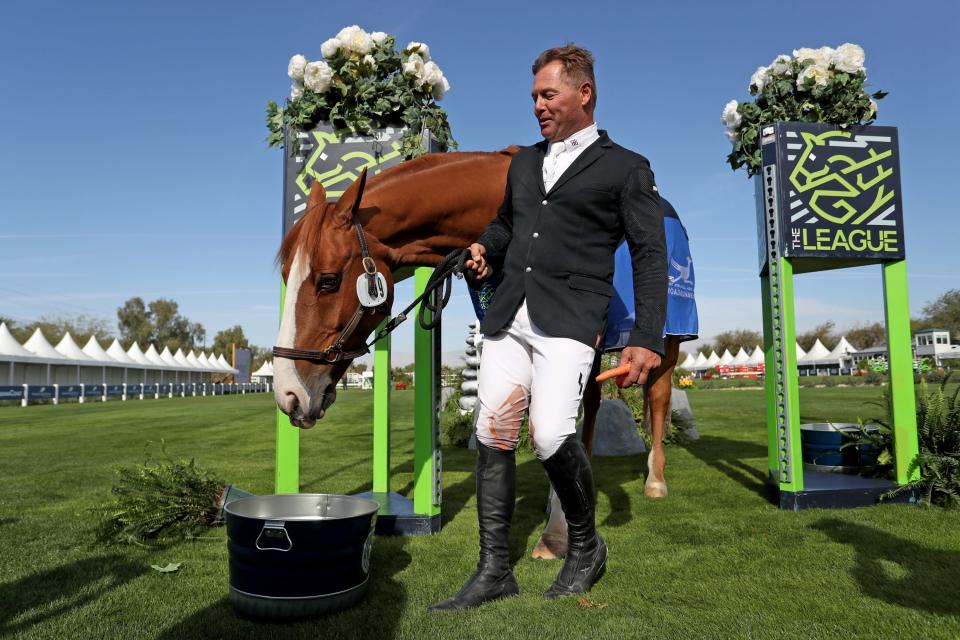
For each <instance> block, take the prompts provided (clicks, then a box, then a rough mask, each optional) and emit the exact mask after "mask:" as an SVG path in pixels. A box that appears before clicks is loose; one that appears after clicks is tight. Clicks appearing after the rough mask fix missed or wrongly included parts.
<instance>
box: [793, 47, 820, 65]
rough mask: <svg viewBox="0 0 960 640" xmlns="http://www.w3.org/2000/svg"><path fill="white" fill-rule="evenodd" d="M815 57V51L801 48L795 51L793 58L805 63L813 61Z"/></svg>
mask: <svg viewBox="0 0 960 640" xmlns="http://www.w3.org/2000/svg"><path fill="white" fill-rule="evenodd" d="M814 55H815V49H810V48H808V47H801V48H800V49H794V50H793V57H794V58H796V59H797V62H803V61H804V60H813V59H814Z"/></svg>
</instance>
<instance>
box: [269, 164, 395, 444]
mask: <svg viewBox="0 0 960 640" xmlns="http://www.w3.org/2000/svg"><path fill="white" fill-rule="evenodd" d="M365 182H366V171H364V172H363V174H362V175H361V176H360V178H359V179H358V180H357V181H356V182H355V183H354V184H353V185H352V186H351V187H350V188H349V189H348V190H347V191H346V192H345V193H344V194H343V196H342V197H341V198H340V200H339V201H338V202H336V203H335V204H330V203H327V201H326V193H325V192H324V190H323V186H321V184H320V182H319V181H316V182H314V183H313V187H312V188H311V189H310V198H309V201H308V204H307V213H306V215H304V216H303V218H301V219H300V220H299V221H298V222H297V223H296V224H295V225H294V226H293V228H292V229H291V230H290V232H289V233H288V234H287V237H286V238H284V240H283V244H282V246H281V248H280V254H279V260H280V262H281V264H282V265H283V270H282V273H283V280H284V282H285V283H286V298H285V300H284V304H283V320H282V321H281V323H280V335H279V336H278V338H277V347H278V348H279V349H278V350H277V353H276V354H275V355H276V357H275V358H274V371H275V373H274V395H275V397H276V401H277V405H278V406H279V407H280V409H281V410H282V411H283V412H284V413H286V414H287V415H288V416H290V422H291V423H292V424H294V425H296V426H298V427H302V428H310V427H312V426H313V425H314V424H316V421H317V420H318V419H320V418H322V417H323V415H324V412H325V411H326V410H327V408H329V407H330V405H331V404H333V402H334V400H335V399H336V385H337V382H338V381H339V380H340V378H341V377H342V376H343V374H344V373H345V372H346V370H347V368H348V367H349V366H350V363H351V361H352V360H353V357H354V356H355V355H356V353H355V352H357V351H358V350H363V348H364V344H365V340H366V337H367V335H369V333H370V332H371V331H373V330H374V329H375V328H376V326H377V325H378V324H379V323H380V322H381V321H382V320H383V318H384V317H386V316H387V315H388V314H389V311H390V305H391V303H392V301H393V300H392V299H393V278H392V276H391V268H390V264H389V263H388V256H389V249H388V248H387V247H385V246H384V245H382V244H381V243H380V242H379V241H377V240H376V239H375V238H373V237H371V236H369V235H368V234H364V240H365V242H366V243H367V247H368V250H367V254H368V256H369V257H370V258H371V259H372V260H373V264H374V265H375V268H376V271H377V272H379V273H380V274H382V275H383V278H384V280H383V281H381V282H380V283H379V284H380V287H381V289H380V290H378V291H376V292H375V293H374V291H373V290H371V289H370V287H371V286H373V287H374V289H376V288H377V283H376V282H374V281H372V280H371V278H370V277H368V275H367V274H368V273H369V271H370V270H371V269H370V268H371V267H372V265H371V264H370V262H369V261H365V260H364V257H363V255H362V251H361V240H360V237H359V235H358V232H357V228H356V226H355V225H354V221H355V220H359V211H360V200H361V198H362V196H363V189H364V185H365ZM365 262H366V268H365ZM361 276H362V277H363V278H362V281H361V286H362V287H363V288H364V290H363V291H362V292H358V279H360V278H361ZM373 278H376V276H373ZM384 284H385V287H384V286H383V285H384ZM361 295H363V296H364V297H365V298H366V302H367V304H370V303H371V298H370V296H371V295H373V303H375V304H376V306H364V305H363V304H362V303H361V300H360V296H361ZM378 296H379V298H380V299H377V297H378ZM384 296H385V300H383V297H384ZM381 300H383V302H381ZM311 352H312V353H311ZM351 352H353V353H351ZM282 353H286V355H281V354H282Z"/></svg>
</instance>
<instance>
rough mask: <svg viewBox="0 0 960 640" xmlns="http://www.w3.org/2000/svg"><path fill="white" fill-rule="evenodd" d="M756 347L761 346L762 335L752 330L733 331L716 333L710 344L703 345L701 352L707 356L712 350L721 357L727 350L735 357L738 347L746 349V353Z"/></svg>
mask: <svg viewBox="0 0 960 640" xmlns="http://www.w3.org/2000/svg"><path fill="white" fill-rule="evenodd" d="M757 345H763V334H762V333H760V332H759V331H754V330H753V329H733V330H731V331H724V332H723V333H718V334H717V335H716V336H715V337H714V339H713V342H712V343H710V344H704V345H703V348H702V350H703V351H704V353H708V354H709V353H710V351H711V350H713V351H716V352H717V355H723V352H724V351H725V350H727V349H729V350H730V353H732V354H734V355H736V354H737V351H739V350H740V347H743V348H744V349H746V350H747V352H752V351H753V348H754V347H756V346H757Z"/></svg>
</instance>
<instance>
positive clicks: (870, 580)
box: [810, 518, 960, 616]
mask: <svg viewBox="0 0 960 640" xmlns="http://www.w3.org/2000/svg"><path fill="white" fill-rule="evenodd" d="M810 528H812V529H816V530H817V531H821V532H823V533H824V534H826V536H827V537H828V538H830V539H831V540H833V541H834V542H836V543H837V544H845V545H850V546H852V547H853V550H854V552H855V554H856V566H855V567H854V568H853V569H852V570H851V575H852V577H853V578H854V579H855V580H856V581H857V584H858V585H859V587H860V591H861V592H862V593H864V594H866V595H868V596H870V597H873V598H877V599H878V600H883V601H884V602H889V603H891V604H896V605H900V606H902V607H907V608H910V609H916V610H917V611H925V612H929V613H936V614H940V615H948V616H960V586H958V585H960V583H958V582H957V576H958V575H960V552H957V551H952V550H946V549H933V548H930V547H926V546H923V545H919V544H917V543H916V542H912V541H910V540H905V539H904V538H900V537H898V536H895V535H892V534H890V533H887V532H885V531H880V530H878V529H873V528H871V527H867V526H864V525H862V524H856V523H853V522H845V521H843V520H838V519H835V518H824V519H823V520H818V521H817V522H815V523H813V524H811V525H810Z"/></svg>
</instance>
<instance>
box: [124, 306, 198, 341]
mask: <svg viewBox="0 0 960 640" xmlns="http://www.w3.org/2000/svg"><path fill="white" fill-rule="evenodd" d="M117 326H118V328H119V329H120V338H121V340H122V341H123V342H124V343H125V346H126V347H129V346H130V345H131V344H133V343H134V342H136V343H137V344H139V345H140V346H141V347H145V346H146V345H148V344H155V345H156V346H157V348H158V349H160V350H163V348H164V347H169V348H170V350H171V351H176V350H177V349H184V350H189V349H193V348H197V347H199V346H201V344H202V343H203V338H204V335H205V331H204V328H203V325H202V324H200V323H197V322H190V320H188V319H187V318H185V317H184V316H182V315H180V311H179V305H178V304H177V303H176V302H175V301H173V300H169V299H167V298H158V299H157V300H154V301H152V302H150V303H149V304H144V302H143V298H140V297H134V298H130V299H128V300H127V301H126V302H124V303H123V306H122V307H120V308H118V309H117Z"/></svg>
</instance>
